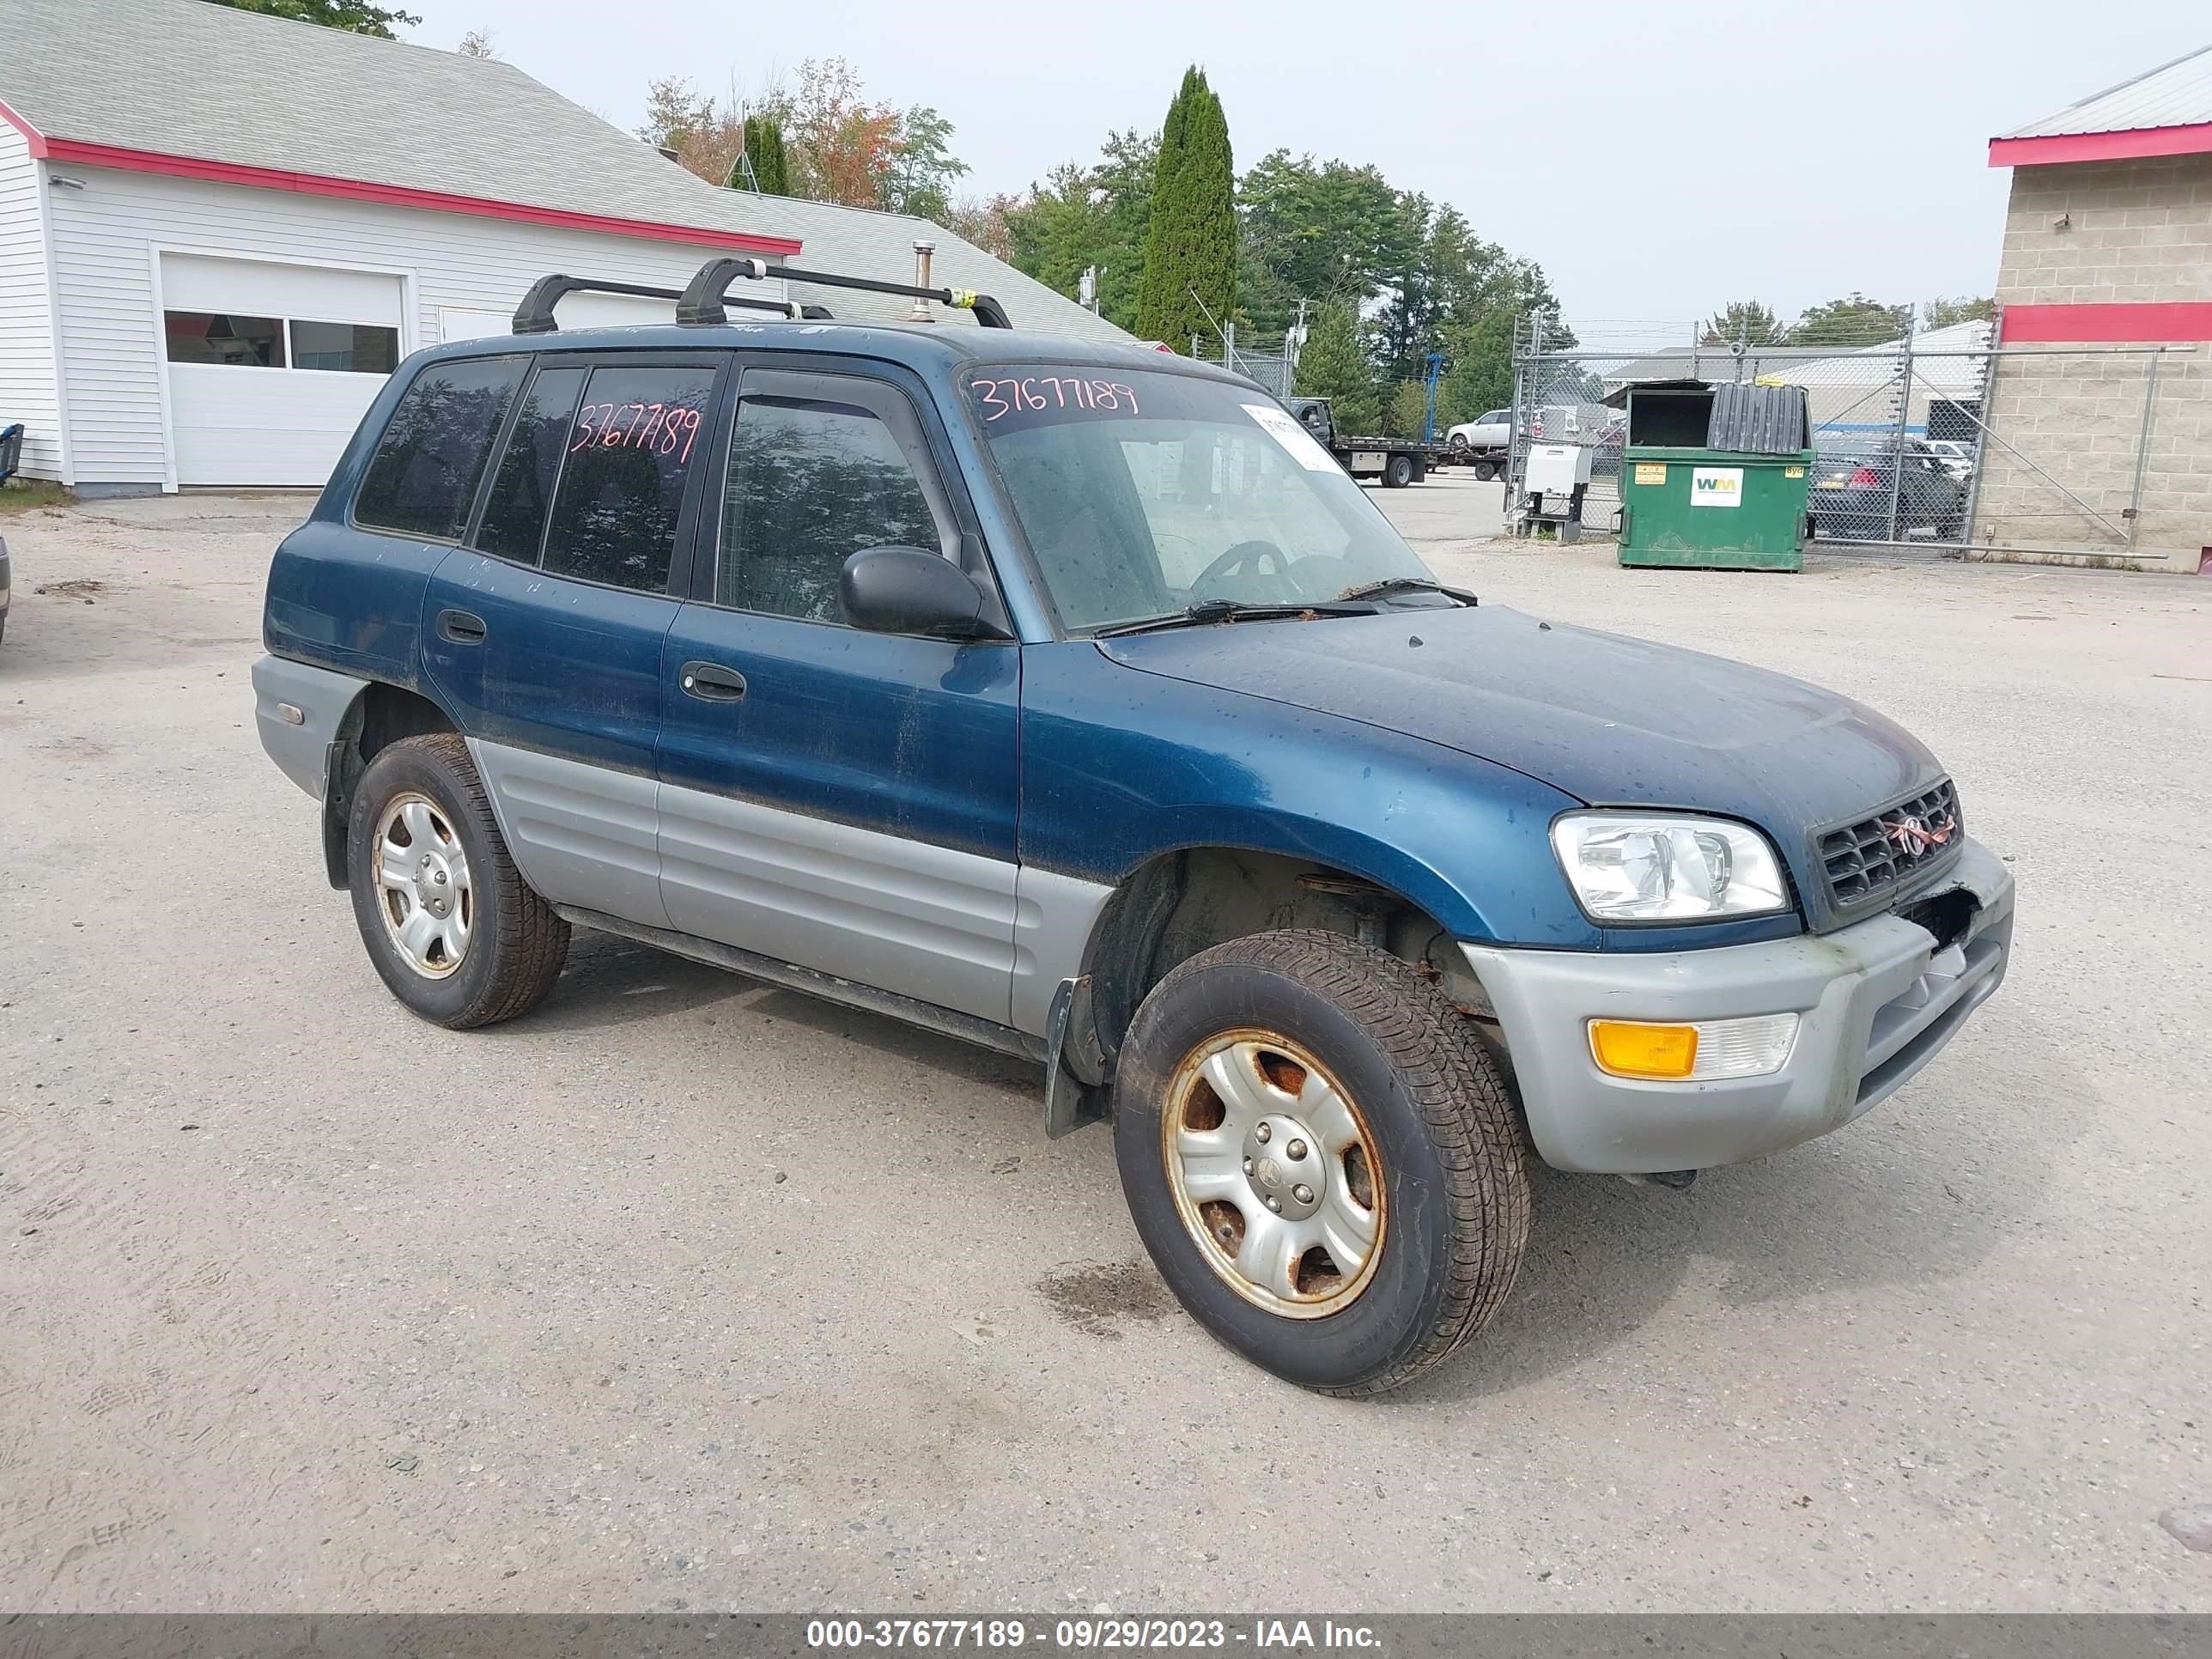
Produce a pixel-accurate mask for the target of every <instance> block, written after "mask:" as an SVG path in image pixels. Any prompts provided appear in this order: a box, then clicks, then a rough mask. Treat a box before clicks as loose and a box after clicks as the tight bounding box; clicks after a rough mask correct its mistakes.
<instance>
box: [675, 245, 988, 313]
mask: <svg viewBox="0 0 2212 1659" xmlns="http://www.w3.org/2000/svg"><path fill="white" fill-rule="evenodd" d="M915 246H916V248H917V250H919V249H920V248H921V246H923V245H922V244H920V243H917V244H916V245H915ZM741 276H742V277H749V278H750V279H751V280H752V281H754V282H760V281H763V279H765V278H767V277H769V276H781V277H782V278H784V279H785V280H786V281H788V282H793V283H811V285H812V286H814V287H816V288H850V289H860V290H861V291H863V292H865V293H868V294H899V295H905V296H907V297H908V298H909V299H915V300H934V301H937V303H938V304H939V305H941V306H951V307H953V308H954V309H956V310H959V311H972V312H974V313H975V320H976V321H977V322H978V323H980V324H981V325H983V326H984V327H985V328H1012V326H1013V324H1012V323H1011V322H1009V321H1008V320H1007V319H1006V307H1004V306H1001V305H1000V303H999V302H998V301H996V300H994V299H993V298H992V297H991V296H990V295H987V294H978V293H976V292H975V290H974V289H964V288H917V287H915V285H914V284H912V283H880V282H878V281H877V280H876V279H875V278H874V277H872V276H840V275H838V274H837V273H836V272H835V271H830V270H800V269H799V267H798V266H797V265H771V264H769V262H768V261H767V260H765V259H737V258H723V259H709V260H708V262H707V263H706V264H703V265H702V266H700V267H699V271H698V274H697V275H696V276H694V277H692V279H691V285H690V287H689V288H687V289H684V297H683V298H682V299H681V300H679V301H678V302H677V306H676V320H677V321H678V322H679V323H706V324H713V323H726V322H727V321H729V320H730V319H729V318H728V317H727V316H726V315H725V314H724V313H723V310H722V307H725V306H733V305H734V306H745V307H757V306H759V305H760V303H761V301H757V300H732V298H730V296H729V287H730V284H731V283H734V282H736V281H737V280H738V278H739V277H741ZM804 309H805V310H807V311H808V312H809V313H811V311H813V310H814V309H816V307H804ZM823 314H824V315H827V314H828V313H823Z"/></svg>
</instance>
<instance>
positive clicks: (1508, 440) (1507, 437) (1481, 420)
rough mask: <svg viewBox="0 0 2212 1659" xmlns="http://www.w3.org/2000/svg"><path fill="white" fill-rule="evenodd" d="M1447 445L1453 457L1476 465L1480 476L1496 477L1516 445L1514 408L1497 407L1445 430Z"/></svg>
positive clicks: (1477, 475)
mask: <svg viewBox="0 0 2212 1659" xmlns="http://www.w3.org/2000/svg"><path fill="white" fill-rule="evenodd" d="M1444 447H1446V448H1447V449H1449V451H1450V452H1451V458H1452V459H1453V460H1455V461H1459V462H1465V463H1467V464H1469V465H1473V467H1474V476H1475V477H1478V478H1480V479H1483V480H1485V481H1486V482H1487V481H1488V480H1490V479H1492V478H1494V477H1497V476H1498V474H1499V473H1501V472H1503V471H1504V470H1505V460H1506V456H1507V454H1508V453H1509V452H1510V450H1511V448H1512V447H1513V411H1512V410H1510V409H1493V410H1491V411H1490V412H1489V413H1488V414H1486V415H1480V416H1476V417H1475V418H1474V420H1471V421H1462V422H1460V423H1459V424H1458V425H1457V426H1455V427H1452V428H1449V429H1448V430H1447V431H1446V432H1445V433H1444Z"/></svg>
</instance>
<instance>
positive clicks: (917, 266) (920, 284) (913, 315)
mask: <svg viewBox="0 0 2212 1659" xmlns="http://www.w3.org/2000/svg"><path fill="white" fill-rule="evenodd" d="M934 252H937V244H936V243H934V242H924V241H921V240H917V241H916V242H915V245H914V285H915V287H916V288H927V287H928V286H929V256H930V255H931V254H933V253H934ZM936 320H937V319H936V318H935V317H934V316H933V315H931V314H930V309H929V301H927V300H925V299H923V298H922V297H921V295H919V294H917V295H915V296H914V309H913V310H912V311H910V312H908V313H907V321H908V322H910V323H933V322H935V321H936Z"/></svg>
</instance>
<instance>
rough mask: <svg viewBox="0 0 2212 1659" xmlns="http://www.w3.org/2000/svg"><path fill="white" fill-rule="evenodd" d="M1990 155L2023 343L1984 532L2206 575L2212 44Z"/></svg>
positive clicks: (2210, 452)
mask: <svg viewBox="0 0 2212 1659" xmlns="http://www.w3.org/2000/svg"><path fill="white" fill-rule="evenodd" d="M1990 166H1992V167H2009V168H2011V169H2012V173H2013V180H2012V201H2011V206H2010V210H2009V211H2008V214H2007V216H2006V221H2005V234H2004V252H2003V256H2002V263H2001V264H2000V266H1999V270H1998V275H1997V284H1996V301H1997V305H1998V307H1999V310H1998V319H1999V329H2000V339H2001V343H2002V344H2003V346H2005V347H2006V348H2007V350H2006V353H2005V355H2004V356H2003V357H2002V360H2001V361H2000V362H1999V363H1998V364H1997V367H1996V375H1995V378H1994V382H1993V384H1992V386H1991V389H1990V410H1989V414H1988V420H1989V423H1990V429H1991V431H1992V433H1993V434H1995V435H1996V438H1993V439H1992V440H1991V441H1990V442H1989V444H1988V445H1987V446H1986V449H1985V453H1984V465H1983V477H1982V480H1981V489H1980V501H1979V509H1978V513H1977V514H1976V521H1975V529H1974V539H1975V540H1976V541H1977V542H1983V543H1991V544H1999V545H2011V546H2016V547H2021V548H2027V549H2036V548H2052V549H2068V550H2087V551H2092V552H2106V553H2111V554H2113V555H2116V556H2127V557H2131V558H2134V559H2136V560H2138V561H2139V562H2142V563H2145V564H2147V565H2150V566H2152V567H2154V568H2158V567H2165V568H2175V569H2188V570H2192V571H2193V570H2195V569H2197V568H2198V565H2199V562H2200V561H2201V560H2203V559H2204V558H2206V557H2208V556H2212V555H2209V554H2208V553H2207V551H2206V550H2208V549H2212V46H2208V47H2206V48H2204V49H2203V50H2202V51H2200V52H2194V53H2192V54H2191V55H2190V56H2189V57H2186V58H2180V59H2179V60H2177V61H2175V62H2173V63H2171V64H2165V65H2163V66H2162V67H2160V68H2158V69H2154V70H2149V71H2148V72H2146V73H2145V74H2142V75H2140V76H2136V78H2135V79H2133V80H2131V81H2128V82H2124V83H2123V84H2122V85H2119V86H2117V87H2113V88H2110V89H2109V90H2107V91H2105V92H2101V93H2099V94H2096V95H2094V96H2093V97H2090V98H2087V99H2084V100H2081V102H2080V103H2077V104H2075V105H2073V106H2070V107H2069V108H2066V109H2063V110H2061V111H2059V112H2057V113H2056V114H2054V115H2050V116H2046V117H2045V118H2043V119H2041V120H2039V121H2032V122H2030V123H2028V124H2027V125H2026V126H2023V127H2021V128H2019V129H2018V130H2017V131H2014V132H2010V133H2008V134H2006V135H2005V136H2003V137H1999V138H1995V139H1992V140H1991V141H1990ZM2015 348H2018V350H2017V351H2015ZM1997 438H2002V440H2003V441H2002V442H2000V441H1997Z"/></svg>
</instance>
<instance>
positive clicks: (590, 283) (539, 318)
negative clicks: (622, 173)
mask: <svg viewBox="0 0 2212 1659" xmlns="http://www.w3.org/2000/svg"><path fill="white" fill-rule="evenodd" d="M717 263H720V262H719V261H718V262H717ZM689 291H690V290H689V289H684V290H678V289H672V288H647V287H645V286H643V285H642V284H641V283H603V282H600V281H599V280H597V279H596V278H593V277H590V276H540V277H539V278H538V280H537V281H536V282H535V283H532V284H531V285H530V292H529V293H527V294H526V295H523V296H522V303H521V304H520V305H519V306H517V307H515V308H514V331H515V332H516V333H517V334H553V333H556V332H558V331H559V330H560V327H561V325H560V324H559V323H557V322H556V321H555V320H554V317H553V308H554V307H556V306H557V305H559V304H560V303H561V301H562V300H564V299H566V298H567V297H568V295H571V294H629V295H635V296H636V297H637V298H639V299H641V300H676V301H681V300H683V299H684V296H685V295H686V294H687V293H689ZM730 303H731V304H732V305H734V306H743V307H744V308H745V309H746V310H747V311H772V312H774V313H775V314H776V315H777V316H779V317H804V318H806V319H809V320H816V319H827V318H828V317H829V309H828V307H823V306H801V305H793V303H791V302H790V301H787V300H732V301H730ZM678 320H679V321H680V320H682V313H681V310H680V309H679V311H678ZM727 320H728V319H726V318H721V317H717V318H716V319H715V321H717V322H725V321H727Z"/></svg>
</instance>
